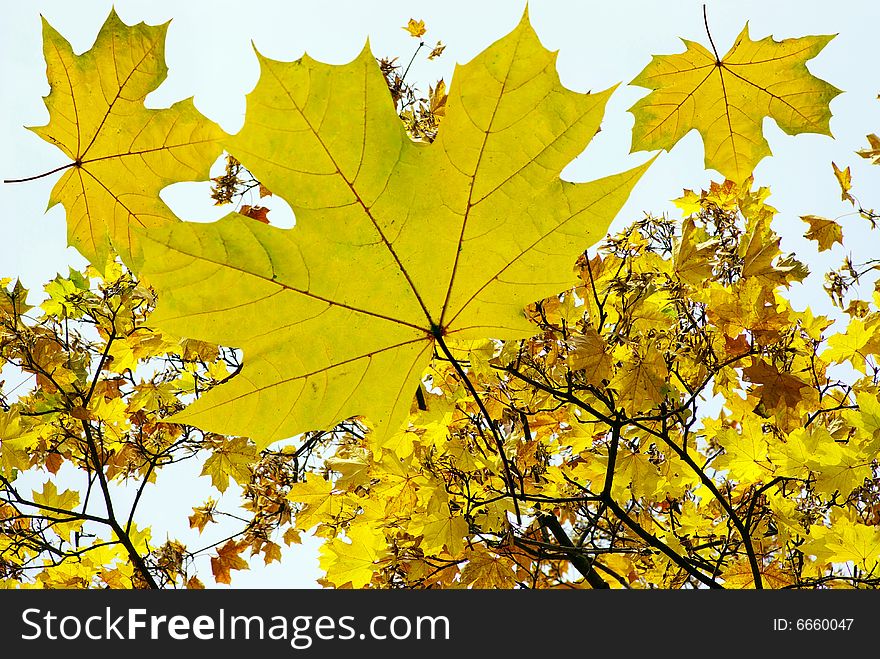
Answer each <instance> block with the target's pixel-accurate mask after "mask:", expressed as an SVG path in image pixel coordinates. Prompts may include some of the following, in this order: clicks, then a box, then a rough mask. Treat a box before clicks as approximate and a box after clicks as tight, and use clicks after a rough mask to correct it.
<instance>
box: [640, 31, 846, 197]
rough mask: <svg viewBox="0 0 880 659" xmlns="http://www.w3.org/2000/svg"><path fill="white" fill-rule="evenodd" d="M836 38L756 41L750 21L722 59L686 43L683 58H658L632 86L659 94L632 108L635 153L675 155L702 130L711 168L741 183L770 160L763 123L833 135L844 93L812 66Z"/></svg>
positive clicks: (768, 38) (800, 131)
mask: <svg viewBox="0 0 880 659" xmlns="http://www.w3.org/2000/svg"><path fill="white" fill-rule="evenodd" d="M833 38H834V35H819V36H807V37H801V38H798V39H785V40H783V41H775V40H774V39H773V38H772V37H769V36H768V37H765V38H763V39H761V40H760V41H752V39H751V38H750V37H749V26H748V23H747V24H746V26H745V27H744V28H743V30H742V32H741V33H740V35H739V36H738V37H737V39H736V41H735V42H734V44H733V46H732V47H731V48H730V50H729V51H728V52H727V54H726V55H725V56H724V57H723V58H719V57H717V56H716V55H715V54H714V53H712V52H709V51H708V50H707V49H706V48H705V47H703V46H702V45H700V44H698V43H695V42H693V41H688V40H686V39H682V41H684V44H685V46H686V50H685V52H683V53H679V54H677V55H655V56H654V57H653V58H652V59H651V63H650V64H648V66H647V67H645V69H644V70H643V71H642V72H641V73H640V74H639V75H638V76H636V78H635V79H634V80H633V81H632V82H631V83H630V84H632V85H638V86H640V87H646V88H648V89H651V90H653V91H652V92H651V93H650V94H648V95H647V96H646V97H645V98H643V99H641V100H640V101H638V102H637V103H636V104H635V105H633V106H632V107H631V108H630V112H632V113H633V116H634V117H635V125H634V126H633V137H632V150H633V151H640V150H649V151H650V150H655V149H665V150H669V149H671V148H672V147H673V146H674V145H675V144H676V143H677V142H678V141H679V140H680V139H681V138H682V137H684V136H685V135H686V134H687V133H689V132H690V131H691V130H693V129H697V130H698V131H699V132H700V134H701V135H702V136H703V146H704V149H705V158H706V167H707V168H712V169H715V170H717V171H719V172H721V174H723V175H724V176H725V177H727V178H729V179H732V180H735V181H737V182H741V181H744V180H745V179H746V178H747V177H748V176H749V174H751V173H752V171H753V170H754V169H755V167H756V166H757V164H758V162H760V160H761V159H762V158H764V157H765V156H769V155H770V147H769V145H768V144H767V140H766V139H765V138H764V134H763V129H762V122H763V121H764V117H772V118H773V119H775V120H776V123H777V125H778V126H779V127H780V128H781V129H782V130H784V131H785V132H786V133H788V134H789V135H795V134H798V133H821V134H823V135H829V136H830V135H831V131H830V128H829V121H830V119H831V110H830V109H829V107H828V104H829V103H830V102H831V99H833V98H834V97H835V96H837V95H838V94H840V93H841V91H840V90H839V89H837V88H836V87H834V86H833V85H831V84H829V83H827V82H825V81H824V80H821V79H819V78H817V77H815V76H813V75H812V74H811V73H810V72H809V71H808V70H807V66H806V62H807V60H810V59H812V58H813V57H815V56H816V55H818V54H819V52H820V51H821V50H822V49H823V48H824V47H825V45H826V44H827V43H828V42H829V41H830V40H831V39H833ZM713 48H714V46H713Z"/></svg>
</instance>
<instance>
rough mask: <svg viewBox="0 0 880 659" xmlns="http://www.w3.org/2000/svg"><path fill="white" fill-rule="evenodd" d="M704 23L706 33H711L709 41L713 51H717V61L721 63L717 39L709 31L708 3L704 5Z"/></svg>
mask: <svg viewBox="0 0 880 659" xmlns="http://www.w3.org/2000/svg"><path fill="white" fill-rule="evenodd" d="M703 25H705V26H706V34H708V35H709V43H710V44H711V46H712V52H713V53H715V63H716V64H720V63H721V58H720V57H719V56H718V50H717V49H716V48H715V41H714V40H713V39H712V33H711V32H710V31H709V18H708V17H707V16H706V5H705V4H704V5H703Z"/></svg>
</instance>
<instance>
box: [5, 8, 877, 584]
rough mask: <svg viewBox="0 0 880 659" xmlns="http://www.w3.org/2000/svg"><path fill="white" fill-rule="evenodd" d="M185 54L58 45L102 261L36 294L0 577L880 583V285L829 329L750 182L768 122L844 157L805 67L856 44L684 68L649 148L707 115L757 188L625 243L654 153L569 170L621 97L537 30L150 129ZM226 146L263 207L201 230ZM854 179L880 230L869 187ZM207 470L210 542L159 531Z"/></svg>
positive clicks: (10, 334) (830, 226) (76, 170)
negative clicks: (310, 570) (163, 194)
mask: <svg viewBox="0 0 880 659" xmlns="http://www.w3.org/2000/svg"><path fill="white" fill-rule="evenodd" d="M404 29H405V30H407V31H408V32H409V33H410V34H411V35H412V36H413V37H414V38H415V39H419V40H420V39H421V38H422V37H423V36H424V34H425V33H426V27H425V24H424V23H423V22H421V21H417V20H410V21H409V22H408V24H407V25H406V26H405V27H404ZM164 34H165V28H164V26H159V27H152V26H147V25H144V24H140V25H136V26H127V25H125V24H123V23H122V22H121V21H120V20H119V19H118V17H116V16H115V14H111V15H110V17H109V18H108V19H107V22H106V24H105V25H104V27H103V29H102V31H101V33H100V34H99V35H98V38H97V41H96V43H95V45H94V47H93V48H92V49H91V50H90V51H88V52H87V53H84V54H83V55H81V56H75V55H74V54H73V52H72V50H71V48H70V46H69V45H68V44H67V42H66V41H65V40H64V39H63V37H61V36H60V35H59V34H58V33H57V32H55V31H54V30H53V29H52V28H51V27H50V26H49V25H48V24H46V25H45V30H44V39H45V44H46V46H45V50H46V58H47V64H48V77H49V81H50V85H51V93H50V94H49V96H48V97H47V99H46V104H47V107H48V109H49V112H50V117H51V118H50V122H49V124H48V125H47V126H45V127H41V128H37V129H35V130H36V132H37V133H38V134H39V135H40V136H42V137H44V138H45V139H47V140H49V141H50V142H52V143H53V144H56V145H57V146H58V147H59V148H61V149H62V150H63V151H64V152H65V153H66V154H67V155H68V157H69V158H70V161H71V162H70V164H69V165H68V166H67V167H65V168H62V169H64V172H63V173H62V174H61V177H60V178H59V180H58V182H57V184H56V186H55V189H54V190H53V192H52V198H51V200H50V202H51V203H61V204H62V205H63V206H64V208H65V210H66V212H67V218H68V230H69V242H70V244H71V245H72V246H74V247H76V248H77V249H78V250H79V251H80V252H81V253H82V254H83V255H84V256H86V257H87V258H88V259H89V260H90V261H91V262H92V266H91V267H90V268H89V269H88V270H87V271H86V272H75V271H71V272H70V273H69V275H67V276H61V275H59V276H58V277H57V278H56V279H55V280H53V281H52V282H50V283H49V284H47V285H46V287H45V290H44V295H43V296H42V298H41V302H40V303H39V305H37V304H34V306H30V305H29V304H28V302H29V300H31V301H32V300H33V299H34V296H29V295H28V291H26V290H24V288H23V287H22V286H21V285H20V284H19V283H17V282H14V281H13V280H12V279H5V280H3V281H2V283H3V287H4V290H3V294H2V296H0V358H2V361H3V364H4V365H5V366H7V367H9V368H14V369H17V370H18V371H19V372H21V373H23V374H27V375H29V376H30V378H29V380H28V382H29V387H28V388H27V390H26V391H24V390H19V391H14V392H13V391H9V392H4V393H3V397H2V404H3V409H2V412H0V530H2V535H0V583H2V584H3V585H5V586H8V587H29V586H38V587H47V588H59V587H60V588H72V587H75V588H92V587H111V588H142V587H154V588H156V587H159V588H165V587H186V588H200V587H204V582H205V580H207V579H211V578H213V580H215V581H216V582H218V583H225V584H229V583H231V582H232V583H234V571H236V570H243V569H248V568H249V567H250V566H251V565H252V563H251V562H250V561H249V560H248V559H249V558H250V557H254V556H260V557H262V559H263V561H264V562H265V563H266V564H268V563H271V562H274V561H279V560H284V554H283V550H284V547H286V546H288V545H291V544H294V543H297V542H299V541H300V538H301V534H304V533H314V534H315V535H317V536H319V537H320V538H322V539H323V544H322V546H321V550H320V564H321V567H322V569H323V571H324V576H323V578H322V580H321V583H322V584H323V585H325V586H329V587H337V588H346V587H350V588H364V587H372V588H462V587H466V588H517V587H528V588H558V587H566V588H640V589H646V588H685V587H691V588H817V587H858V588H863V587H866V588H873V587H877V586H878V585H880V474H878V468H880V467H878V458H877V456H878V453H880V387H878V377H880V376H878V368H877V363H876V356H877V354H880V333H878V326H880V289H877V290H875V292H874V293H873V295H872V296H870V298H869V299H859V298H858V297H856V296H855V295H854V290H855V289H854V284H856V283H859V282H860V281H869V282H871V281H872V278H871V274H872V272H873V271H874V270H876V269H877V265H878V264H877V262H876V261H869V262H866V263H861V264H859V263H853V262H852V261H851V260H849V259H848V260H847V261H846V262H845V263H844V265H843V267H841V268H840V269H838V270H835V271H832V272H829V273H828V274H827V275H826V286H825V289H826V292H827V293H828V295H829V296H830V300H831V301H832V302H833V303H834V305H836V311H835V313H837V315H838V317H837V318H835V317H830V316H829V317H826V316H822V315H814V313H813V312H812V311H811V310H810V309H809V308H806V309H798V308H795V307H794V306H793V304H792V302H791V301H790V289H791V287H792V286H793V285H794V284H796V283H799V282H802V281H804V280H805V278H806V277H807V276H808V274H809V269H808V267H807V265H806V264H805V263H804V262H803V261H802V260H800V259H798V258H796V257H795V256H794V255H791V254H784V253H782V251H781V250H780V242H781V241H780V237H779V236H778V235H777V234H776V233H775V232H774V230H773V229H772V228H771V222H772V221H773V219H774V217H775V215H776V214H777V210H776V209H775V208H774V207H773V206H772V205H771V204H770V203H769V199H768V198H769V196H770V190H769V188H767V187H765V186H762V185H760V184H759V183H756V182H755V181H754V180H753V178H752V176H751V174H752V171H753V169H754V167H755V166H756V165H757V163H758V161H760V160H761V159H762V158H763V157H765V156H768V155H770V151H769V147H768V145H767V142H766V141H765V140H764V138H763V135H762V132H761V123H762V121H763V119H764V117H766V116H770V117H772V118H774V119H775V120H776V122H777V123H778V125H779V126H780V127H781V128H782V129H783V130H784V131H785V132H787V133H789V134H794V133H799V132H817V133H822V134H828V125H829V123H828V122H829V119H830V116H831V114H830V109H829V102H830V101H831V100H832V99H833V98H834V97H835V96H836V95H837V94H839V93H840V91H839V90H837V89H836V88H835V87H833V86H832V85H831V84H829V83H827V82H825V81H823V80H820V79H818V78H816V77H814V76H812V75H811V74H810V73H809V72H808V71H807V69H806V66H805V62H806V61H807V60H809V59H811V58H813V57H815V56H817V55H818V54H819V52H820V51H821V50H822V48H823V47H824V45H825V44H826V43H827V42H828V41H829V40H830V38H831V37H827V36H813V37H802V38H799V39H787V40H785V41H783V42H776V41H774V40H773V39H772V38H770V37H767V38H765V39H762V40H760V41H757V42H755V41H752V40H751V39H750V37H749V34H748V31H747V29H746V30H744V31H743V32H742V34H741V35H740V37H739V38H738V39H737V41H736V42H735V44H734V45H733V46H732V47H731V49H730V50H729V52H728V53H727V55H725V56H724V57H723V58H722V57H719V55H718V53H717V52H716V51H715V45H714V43H711V44H710V45H711V51H710V50H709V49H707V48H706V47H704V46H701V45H699V44H696V43H693V42H686V51H685V52H684V53H682V54H679V55H669V56H657V57H655V58H654V59H653V60H652V62H651V63H650V64H649V65H648V67H647V68H646V69H645V70H644V71H643V72H642V73H640V74H639V75H638V76H637V77H636V78H635V79H634V80H633V83H632V84H634V85H639V86H643V87H647V88H650V89H651V90H652V91H651V92H650V93H649V94H648V95H647V96H646V97H645V98H644V99H642V100H641V101H639V102H638V103H637V104H636V105H635V106H634V107H633V108H632V112H633V115H634V116H635V120H636V121H635V127H634V130H633V150H634V151H637V150H657V149H667V150H668V149H671V148H672V147H673V146H674V145H675V143H676V142H677V141H678V140H679V139H680V138H681V137H682V136H683V135H684V134H685V133H687V132H689V131H690V130H691V129H692V128H696V129H697V130H698V131H699V132H700V133H701V136H702V139H703V142H704V145H705V148H706V161H705V164H706V166H707V167H709V168H712V169H715V170H716V171H718V172H720V173H721V175H722V178H721V179H720V180H719V181H717V182H715V183H712V185H711V186H710V187H709V189H707V190H685V191H684V193H683V194H682V195H681V196H680V197H678V198H677V199H675V204H676V206H677V207H678V208H679V209H680V211H681V219H680V220H677V219H676V220H673V219H670V218H668V217H665V216H655V215H653V214H651V213H646V214H645V216H644V217H643V218H642V219H639V220H637V221H634V222H631V223H630V224H628V225H627V226H626V228H624V229H622V230H620V231H617V232H614V233H610V234H609V233H608V227H609V225H610V224H611V221H612V220H613V219H614V217H615V215H616V214H617V213H618V211H619V210H620V208H621V207H622V206H623V204H624V203H625V201H626V200H627V198H628V196H629V194H630V191H631V190H632V189H633V188H634V186H636V185H638V180H639V177H640V176H641V175H642V174H643V173H644V172H645V171H646V170H647V168H648V167H650V164H651V162H653V160H649V161H648V162H646V163H644V164H643V165H640V166H638V167H635V168H634V169H632V170H630V171H626V172H623V173H609V175H608V176H606V177H604V178H601V179H599V180H596V181H592V182H584V183H572V182H568V181H563V180H562V179H561V178H560V173H561V171H562V170H563V168H564V167H565V166H566V165H567V164H568V163H569V162H571V161H572V160H573V159H574V158H575V157H577V156H578V154H580V153H581V152H582V151H583V150H584V148H585V147H586V146H587V145H588V144H589V142H590V140H591V139H592V137H593V136H594V135H595V134H596V133H597V132H598V130H599V128H600V124H601V121H602V118H603V115H604V111H605V104H606V102H607V100H608V98H609V97H610V95H611V93H612V92H613V90H608V91H604V92H596V93H578V92H574V91H571V90H568V89H566V88H565V87H563V86H562V85H561V83H560V81H559V78H558V75H557V73H556V69H555V65H554V55H553V54H552V53H550V52H549V51H547V50H546V49H544V47H543V46H542V45H541V43H540V41H539V40H538V37H537V35H536V34H535V32H534V31H533V29H532V27H531V25H530V23H529V20H528V15H525V16H524V17H523V19H522V21H521V22H520V24H519V25H518V26H517V27H516V28H515V29H514V30H513V32H511V34H509V35H508V36H506V37H504V38H503V39H501V40H500V41H498V42H497V43H495V44H493V45H491V46H490V47H489V48H487V49H486V51H484V52H483V53H481V54H480V55H478V56H477V57H476V58H474V59H473V60H472V61H471V62H469V63H467V64H465V65H462V66H459V67H458V68H457V69H456V73H455V77H454V79H453V80H452V81H451V82H450V83H449V87H448V92H447V85H446V83H445V82H444V81H442V80H441V81H438V82H437V83H435V84H434V85H432V86H431V87H429V89H428V93H427V95H426V96H424V97H423V96H422V95H421V93H420V92H419V90H418V89H417V88H416V87H414V86H413V85H412V84H411V83H410V82H408V81H407V80H406V73H407V71H406V70H402V68H401V66H400V65H399V64H398V63H397V60H396V59H388V58H386V59H379V60H377V59H376V58H375V57H374V55H373V54H372V53H371V52H370V51H369V50H368V49H365V50H364V51H363V52H362V53H361V54H360V55H359V56H358V57H357V58H355V59H354V60H353V61H352V62H350V63H348V64H345V65H341V66H335V65H328V64H323V63H320V62H317V61H315V60H313V59H311V58H309V57H308V56H306V57H303V58H302V59H300V60H297V61H296V62H279V61H275V60H271V59H268V58H265V57H262V56H260V67H261V71H262V74H261V77H260V81H259V83H258V84H257V86H256V88H255V89H254V91H253V92H252V93H251V94H250V95H249V96H248V105H247V115H246V120H245V124H244V128H243V129H242V130H241V131H240V132H239V133H238V134H236V135H234V136H229V135H225V134H224V133H223V131H222V130H221V129H220V128H219V127H216V126H214V125H213V124H211V123H210V122H208V121H207V120H206V119H204V118H203V117H201V116H200V115H198V113H197V111H196V110H195V108H194V107H193V106H192V104H191V103H190V102H189V101H186V102H181V103H178V104H176V105H174V106H173V107H171V108H168V109H166V110H150V109H147V108H145V107H144V106H143V99H144V97H145V96H146V94H147V93H149V92H150V91H151V90H152V89H155V87H156V86H157V85H158V84H160V83H161V81H162V80H163V79H164V76H165V73H166V71H165V65H164V57H163V43H164ZM710 38H711V37H710ZM120 44H122V46H120ZM424 45H425V44H424V43H423V42H420V45H419V47H418V49H417V51H416V54H418V53H419V52H420V50H421V48H422V47H424ZM442 52H443V45H442V44H441V43H439V42H438V44H437V46H436V47H434V48H433V50H432V51H431V52H430V54H429V55H428V57H430V58H435V57H438V56H441V55H442ZM94 89H100V90H102V92H103V98H104V99H105V101H106V102H103V103H102V102H92V103H90V104H88V109H87V111H82V112H79V111H78V110H77V108H82V107H85V105H84V104H83V103H82V102H81V101H80V99H78V97H77V95H78V94H80V93H87V92H85V91H82V90H94ZM94 96H95V95H94V94H92V97H94ZM99 96H100V95H99ZM868 139H869V147H870V148H868V149H864V150H862V151H860V152H859V153H860V154H861V155H862V156H863V157H866V158H873V159H874V161H875V163H876V162H877V160H880V159H878V158H877V151H878V145H880V140H878V138H877V137H876V136H874V135H871V136H869V138H868ZM224 152H225V154H224ZM220 157H223V158H225V161H224V162H225V170H224V173H222V174H220V175H218V176H215V177H214V179H213V184H214V187H213V199H214V200H215V202H216V203H217V204H219V205H226V204H230V205H233V207H234V208H236V212H231V213H230V214H229V215H227V216H226V217H224V218H223V219H221V220H219V221H217V222H214V223H209V224H204V223H193V222H187V221H183V220H181V219H179V218H177V217H175V216H174V214H173V213H172V212H171V211H170V210H169V209H168V208H167V207H166V206H165V205H164V203H163V202H162V201H161V199H160V198H159V191H160V190H161V189H162V188H164V187H165V186H167V185H169V184H170V183H173V182H177V181H184V180H205V179H207V178H209V176H210V173H209V172H210V169H211V166H212V164H214V163H215V161H217V159H218V158H220ZM823 171H825V172H826V174H827V175H828V176H830V175H832V171H833V173H834V175H836V176H837V179H838V181H839V182H840V185H841V195H842V200H841V204H851V205H852V206H853V207H854V208H855V209H856V210H857V212H858V214H859V215H860V216H861V217H862V218H864V219H865V220H867V221H868V222H870V223H871V226H872V227H873V226H874V224H875V222H876V220H877V215H876V214H875V213H874V211H873V210H869V209H867V208H864V207H863V206H862V205H861V203H860V202H859V201H858V200H857V197H856V196H855V193H854V191H853V187H852V186H853V183H852V180H851V176H850V173H849V170H848V169H839V168H838V167H837V165H836V164H835V165H834V167H833V170H831V168H828V167H827V166H826V165H823ZM725 177H726V178H725ZM255 194H257V197H256V198H255V197H254V195H255ZM270 196H278V197H281V198H283V199H284V200H286V201H287V202H288V203H289V204H290V206H291V208H292V209H293V210H294V213H295V215H296V225H295V226H294V227H293V228H291V229H282V228H279V227H277V226H274V225H273V224H272V217H271V214H270V213H269V211H268V209H267V208H266V207H264V206H262V205H261V202H260V201H259V200H261V199H265V198H267V197H270ZM670 196H672V195H670ZM245 201H247V202H248V203H244V202H245ZM803 220H804V222H805V226H806V227H807V230H806V233H805V236H806V237H807V238H809V239H811V240H814V241H815V242H816V245H817V249H819V250H827V249H829V248H830V247H831V246H832V245H833V244H835V243H841V244H842V243H843V242H844V235H843V230H842V228H841V226H840V224H838V223H837V222H836V221H835V220H833V219H830V218H824V217H820V216H816V215H807V216H804V217H803ZM32 304H33V302H32ZM835 321H836V322H835ZM191 459H194V460H199V461H200V463H201V465H202V470H201V473H202V475H203V476H204V477H205V478H209V479H210V481H211V483H212V485H213V487H214V488H215V489H216V490H217V491H218V496H217V497H216V498H210V499H208V500H207V501H203V502H181V508H180V510H178V511H174V512H175V514H177V515H180V516H186V517H188V519H189V525H190V527H191V528H193V529H196V530H197V531H198V532H199V533H200V534H202V535H204V537H205V538H206V541H205V543H204V544H203V545H202V546H196V547H193V546H186V545H185V544H184V543H183V542H181V541H179V540H175V539H172V538H158V537H153V534H152V533H151V530H150V528H149V527H147V526H141V525H139V524H138V520H139V514H140V511H141V508H140V501H141V495H142V493H143V492H144V491H146V490H147V488H150V487H155V486H156V485H154V484H155V482H156V477H157V474H158V473H159V472H160V471H161V470H162V469H163V468H166V467H168V466H169V465H172V464H174V463H177V462H181V461H184V460H191ZM63 470H66V471H67V472H68V473H72V474H76V476H75V477H74V478H73V479H68V480H69V482H71V483H73V482H75V483H77V485H76V486H71V487H69V488H68V487H64V488H63V489H60V488H59V487H58V485H57V484H56V481H57V480H59V479H58V477H57V475H58V474H59V473H63ZM68 480H65V481H64V482H68ZM37 481H39V482H40V487H39V488H37V489H33V488H31V487H30V483H33V482H37ZM26 484H27V485H26ZM233 485H235V486H236V487H232V486H233ZM231 487H232V490H231V491H240V492H241V500H240V502H239V505H238V506H231V507H230V506H229V505H228V497H227V498H226V499H225V501H226V503H224V504H221V496H220V495H222V494H223V493H224V492H226V491H227V490H228V489H230V488H231ZM132 493H133V494H132ZM123 502H124V503H123ZM220 522H223V528H224V529H227V530H228V529H229V528H230V527H229V526H228V525H229V524H232V525H233V526H234V529H233V530H232V532H231V533H225V534H222V535H220V536H219V538H220V539H217V538H218V534H216V533H214V534H212V530H213V529H214V528H215V527H219V526H220ZM208 538H213V539H208ZM203 556H210V570H211V574H210V575H208V574H206V569H205V567H206V565H207V563H205V562H202V563H199V562H198V561H197V559H198V558H200V557H203ZM206 560H207V559H206ZM199 566H201V568H199ZM200 569H201V571H200Z"/></svg>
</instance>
